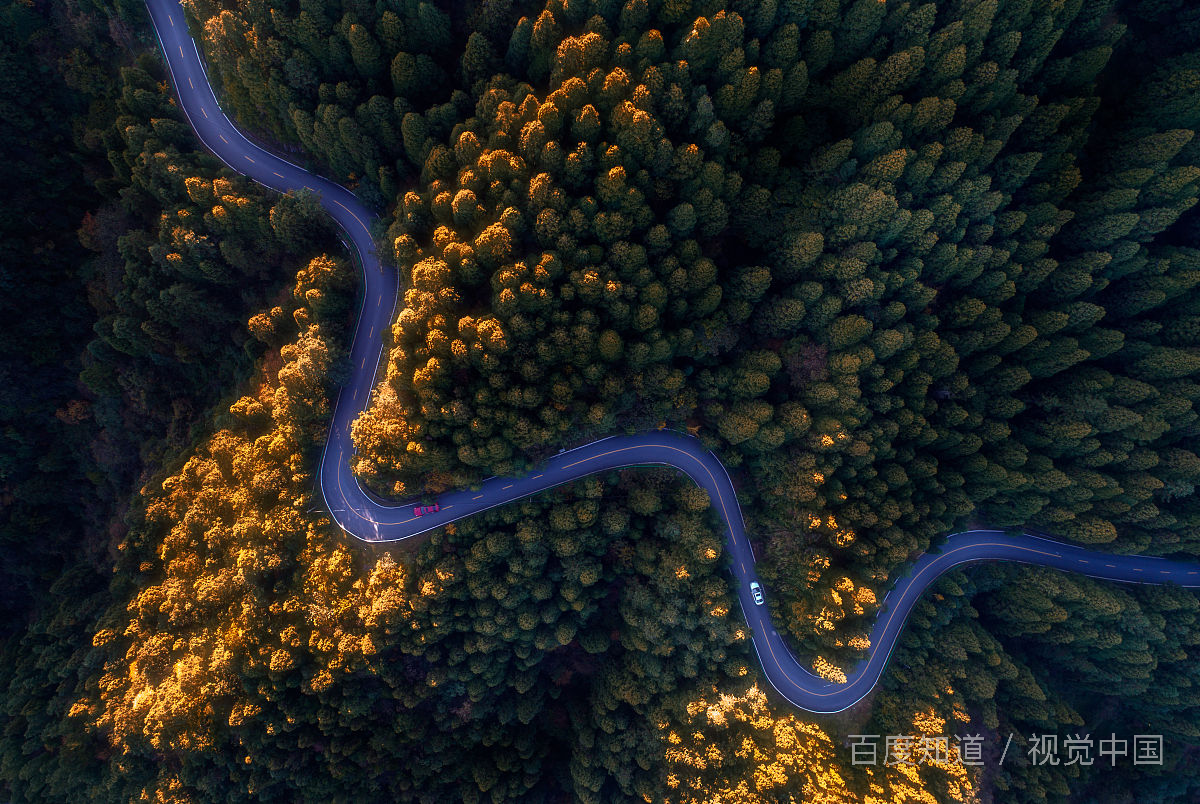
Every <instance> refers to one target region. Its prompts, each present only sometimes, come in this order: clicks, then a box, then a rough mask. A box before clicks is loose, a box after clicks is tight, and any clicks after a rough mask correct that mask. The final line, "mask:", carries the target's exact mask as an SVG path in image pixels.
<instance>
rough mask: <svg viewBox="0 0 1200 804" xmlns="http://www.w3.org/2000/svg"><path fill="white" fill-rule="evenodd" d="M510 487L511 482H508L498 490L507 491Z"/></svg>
mask: <svg viewBox="0 0 1200 804" xmlns="http://www.w3.org/2000/svg"><path fill="white" fill-rule="evenodd" d="M511 488H512V483H509V484H508V485H507V486H505V487H504V488H502V489H500V490H501V491H508V490H509V489H511Z"/></svg>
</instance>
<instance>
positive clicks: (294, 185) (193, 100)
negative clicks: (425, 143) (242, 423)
mask: <svg viewBox="0 0 1200 804" xmlns="http://www.w3.org/2000/svg"><path fill="white" fill-rule="evenodd" d="M147 6H148V7H149V9H150V16H151V19H152V20H153V23H154V27H155V29H156V31H157V33H158V38H159V42H160V44H161V45H162V50H163V53H164V55H165V56H166V60H167V65H168V67H169V69H170V72H171V77H172V80H173V81H174V84H175V88H176V91H177V93H178V97H179V101H180V103H181V105H182V108H183V110H184V112H185V113H186V115H187V117H188V119H189V120H190V122H191V124H192V128H193V129H195V131H196V134H197V135H198V136H199V138H200V140H201V142H202V143H203V144H204V145H205V147H207V148H208V149H209V150H210V151H212V152H213V153H214V154H216V155H217V157H219V158H220V159H221V160H222V161H223V162H224V163H225V164H226V165H228V166H229V167H230V168H232V169H233V170H235V171H237V172H238V173H243V174H245V175H246V176H248V177H250V178H251V179H253V180H254V181H256V182H258V183H259V184H261V185H264V186H266V187H269V188H271V189H273V190H278V191H279V192H288V191H289V190H302V189H308V190H311V191H313V192H314V193H315V194H316V195H317V196H318V198H319V200H320V203H321V206H322V207H323V208H324V209H325V210H326V211H327V212H328V213H329V214H330V215H332V216H333V218H334V219H335V220H336V221H337V223H338V225H339V226H340V227H341V228H342V230H343V231H344V232H345V234H346V236H347V237H348V238H349V242H348V243H347V245H348V246H350V247H351V250H352V251H353V252H355V254H356V256H357V258H358V261H359V263H360V265H361V267H362V271H363V279H364V282H365V292H364V294H363V298H364V302H363V306H362V310H361V312H360V315H359V317H358V323H357V325H356V328H355V332H354V340H353V345H352V347H351V353H350V354H351V360H352V362H353V376H352V378H351V380H350V382H349V384H348V385H346V386H345V387H344V388H342V390H341V392H340V394H339V395H338V398H337V402H336V404H335V407H334V414H333V422H332V424H331V425H330V431H329V439H328V441H327V443H326V446H325V451H324V454H323V455H322V458H321V466H320V470H319V482H320V487H321V492H322V494H323V495H324V498H325V502H326V504H327V505H328V506H329V510H330V512H331V514H332V515H333V518H334V520H335V521H336V522H337V524H338V525H339V526H340V527H341V528H342V529H343V530H344V531H346V532H347V533H349V534H350V535H352V536H354V537H356V538H358V539H361V540H363V541H367V542H387V541H396V540H399V539H406V538H408V537H410V536H414V535H416V534H418V533H424V532H426V531H429V530H433V529H435V528H439V527H442V526H443V525H446V524H447V523H449V522H453V521H455V520H458V519H462V518H464V517H468V516H472V515H474V514H477V513H479V512H480V511H484V510H487V509H489V508H495V507H496V506H499V505H505V504H506V503H509V502H512V501H514V500H518V499H520V498H522V497H528V496H529V495H532V494H537V493H539V492H542V491H545V490H547V489H549V488H552V487H554V486H558V485H560V484H562V483H568V482H570V481H573V480H577V479H579V478H581V477H584V476H586V475H590V474H593V473H596V472H604V471H608V470H611V469H617V468H621V467H627V466H643V465H649V464H657V465H663V466H670V467H674V468H675V469H678V470H680V471H682V472H683V473H685V474H686V475H687V476H688V477H690V478H691V479H692V481H694V482H695V483H696V484H697V485H698V486H700V487H701V488H703V489H704V490H705V491H706V492H708V496H709V500H710V501H711V503H712V504H713V505H714V506H715V508H716V510H717V512H718V513H719V514H720V516H721V519H722V521H723V522H724V523H725V543H726V547H727V549H728V551H729V554H730V556H731V558H732V561H731V566H730V569H731V571H732V572H733V575H734V578H735V579H736V581H737V595H738V599H739V601H740V603H741V606H742V611H743V613H744V614H745V617H746V623H747V625H748V626H749V628H750V631H751V638H752V640H753V643H754V649H755V650H756V651H757V653H758V657H759V660H760V661H761V662H762V668H763V672H764V673H765V674H766V676H767V678H768V679H769V680H770V682H771V684H772V685H773V686H774V687H775V689H776V690H777V691H778V692H779V693H780V694H781V695H782V696H783V697H784V698H786V699H787V700H788V701H790V702H791V703H792V704H794V705H795V706H796V707H798V708H800V709H804V710H807V711H809V712H814V713H832V712H839V711H841V710H843V709H846V708H848V707H850V706H853V705H854V704H855V703H857V702H858V701H860V700H861V699H862V698H863V697H864V696H865V695H867V693H869V692H870V691H871V689H872V688H873V687H874V686H875V684H876V683H877V682H878V681H879V678H880V676H881V675H882V673H883V671H884V668H885V667H886V666H887V663H888V659H889V658H890V656H891V653H892V650H893V648H894V647H895V645H896V640H897V639H898V638H899V635H900V633H901V630H902V629H903V627H904V621H905V619H906V618H907V617H908V615H909V612H911V611H912V609H913V607H914V606H915V605H916V603H917V600H918V599H919V598H920V596H921V594H922V592H924V591H925V589H926V588H928V587H929V585H930V584H931V583H933V581H934V580H935V579H936V578H937V577H938V576H939V575H941V574H942V573H944V572H946V571H947V570H949V569H950V568H952V567H957V566H961V565H963V564H968V563H974V562H982V561H1017V562H1022V563H1026V564H1035V565H1038V566H1043V567H1051V568H1054V569H1059V570H1066V571H1070V572H1078V573H1083V574H1085V575H1089V576H1091V577H1093V578H1102V579H1106V580H1112V581H1124V582H1128V583H1159V584H1161V583H1175V584H1179V585H1180V586H1186V587H1200V566H1198V565H1193V564H1185V563H1180V562H1176V561H1169V560H1165V559H1160V558H1152V557H1144V556H1127V555H1111V554H1108V553H1102V552H1097V551H1092V550H1086V549H1084V548H1081V547H1076V546H1074V545H1068V544H1063V543H1061V542H1056V541H1050V540H1048V539H1044V538H1041V537H1038V536H1033V535H1029V534H1025V535H1006V534H1004V533H1002V532H999V531H991V530H971V531H964V532H962V533H956V534H954V535H952V536H950V537H949V539H948V540H947V542H946V543H945V544H944V545H943V546H942V547H941V549H940V550H937V551H935V552H930V553H926V554H924V555H922V556H921V557H920V558H919V559H917V560H916V562H915V563H914V564H913V565H912V566H911V567H910V568H909V569H908V571H907V573H906V574H905V575H903V576H902V577H901V578H899V579H898V581H897V582H896V584H895V585H894V586H893V588H892V589H891V591H890V592H889V593H888V594H887V596H886V597H885V598H884V599H883V601H882V605H881V609H880V614H879V616H878V618H877V620H876V622H875V625H874V627H873V628H872V630H871V633H870V641H871V649H870V653H869V656H868V658H867V659H866V661H862V662H859V664H858V666H856V667H855V668H854V669H853V670H852V671H851V672H849V673H848V674H847V679H846V681H845V682H841V683H833V682H830V681H827V680H825V679H824V678H821V677H819V676H816V675H814V674H813V673H812V672H811V671H810V670H809V669H808V668H807V667H806V666H805V665H804V664H803V663H801V662H800V661H799V660H797V659H796V657H795V656H793V655H792V653H791V652H790V651H789V650H788V648H787V646H786V644H785V643H784V640H783V638H782V637H781V636H780V635H779V633H778V632H777V631H776V630H775V628H774V627H773V626H772V625H771V621H770V617H769V615H768V609H767V607H766V606H757V605H755V604H754V601H753V598H752V597H751V595H750V583H751V582H752V581H755V580H757V578H756V576H755V572H754V554H753V551H752V549H751V547H750V542H749V539H748V538H747V536H746V530H745V524H744V522H743V520H742V512H741V508H740V507H739V506H738V501H737V495H736V494H735V492H734V488H733V484H732V482H730V479H729V475H728V474H727V473H726V471H725V467H724V466H723V465H722V464H721V462H720V461H719V460H718V459H717V457H716V456H715V455H713V453H711V452H709V451H708V450H707V449H705V448H704V447H703V446H702V445H701V444H700V442H699V441H698V440H696V439H694V438H690V437H688V436H684V435H681V434H678V433H674V432H670V431H655V432H646V433H639V434H637V435H628V436H625V435H622V436H613V437H611V438H605V439H601V440H599V441H595V442H592V443H590V444H587V445H585V446H582V447H579V448H578V449H574V450H571V451H568V452H562V453H560V454H558V455H557V456H555V457H554V458H552V459H551V460H549V461H547V462H546V463H545V464H544V465H542V466H541V467H540V468H538V469H536V470H534V471H533V472H530V473H529V474H526V475H524V476H522V477H511V478H491V479H489V480H486V481H484V482H483V484H482V486H481V488H480V489H479V490H477V491H457V492H453V493H449V494H443V495H441V496H440V497H439V498H438V500H437V502H438V504H439V505H440V506H441V510H440V511H439V512H437V513H431V514H426V515H425V516H421V517H414V516H413V508H412V503H409V504H408V505H387V504H383V503H380V502H379V501H377V500H376V499H374V498H373V497H371V496H369V495H368V494H367V493H366V492H365V491H364V490H363V489H362V487H361V486H359V484H358V482H357V480H356V479H355V477H354V476H353V474H352V473H351V471H350V457H351V455H352V454H353V449H354V447H353V444H352V443H351V438H350V426H351V423H352V422H353V421H354V419H355V418H356V417H357V416H358V414H359V413H360V412H361V411H362V410H363V409H364V408H365V407H366V405H367V403H368V401H369V400H370V396H371V389H372V388H373V387H374V386H375V378H376V371H377V369H378V367H379V365H380V363H381V359H382V356H383V348H384V347H383V344H384V340H383V334H384V332H385V331H386V330H387V328H388V327H389V326H390V325H391V322H392V320H393V317H394V313H395V309H396V304H397V300H398V298H399V285H398V279H397V275H396V272H395V271H393V270H390V269H384V268H383V267H382V266H381V265H380V263H379V260H378V258H377V256H376V255H375V244H374V241H373V238H372V237H371V230H370V227H371V224H372V223H373V222H374V220H375V217H374V216H373V215H372V214H371V213H370V212H368V211H367V210H366V209H365V208H364V207H363V205H362V204H361V203H360V202H359V201H358V199H357V198H355V196H354V195H353V194H352V193H351V192H350V191H348V190H346V189H345V188H344V187H341V186H339V185H337V184H335V183H333V182H331V181H329V180H327V179H323V178H319V177H316V176H313V175H312V174H310V173H308V172H307V171H305V170H304V169H302V168H300V167H297V166H296V165H293V164H291V163H290V162H287V161H285V160H283V159H280V158H279V157H277V156H274V155H273V154H270V153H268V152H266V151H265V150H263V149H262V148H260V147H259V146H257V145H255V144H254V143H253V142H251V141H250V140H248V139H247V138H246V137H245V136H244V135H243V134H242V133H241V132H240V131H238V129H237V128H236V127H235V126H234V125H233V123H231V122H230V121H229V119H228V118H227V117H226V116H225V114H224V113H223V112H222V111H221V109H220V107H219V105H218V104H217V99H216V97H215V96H214V94H213V90H212V87H211V86H210V84H209V82H208V78H207V75H206V74H205V70H204V64H203V60H202V59H201V57H200V53H199V51H198V50H197V48H196V45H195V43H194V42H193V40H192V38H191V36H190V35H189V33H188V30H187V25H186V22H185V20H184V14H183V9H182V8H181V7H180V6H179V4H178V3H177V2H176V0H147Z"/></svg>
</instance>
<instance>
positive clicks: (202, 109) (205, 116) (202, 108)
mask: <svg viewBox="0 0 1200 804" xmlns="http://www.w3.org/2000/svg"><path fill="white" fill-rule="evenodd" d="M200 111H202V112H204V119H205V120H207V119H208V109H205V108H204V107H203V106H201V107H200Z"/></svg>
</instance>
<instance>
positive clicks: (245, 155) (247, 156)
mask: <svg viewBox="0 0 1200 804" xmlns="http://www.w3.org/2000/svg"><path fill="white" fill-rule="evenodd" d="M242 156H244V157H246V158H247V159H250V156H249V154H242ZM250 161H251V162H253V161H254V160H253V159H250Z"/></svg>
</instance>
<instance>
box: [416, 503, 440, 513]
mask: <svg viewBox="0 0 1200 804" xmlns="http://www.w3.org/2000/svg"><path fill="white" fill-rule="evenodd" d="M440 510H442V507H441V506H440V505H438V504H437V503H434V504H433V505H418V506H417V507H416V508H414V509H413V516H424V515H425V514H436V513H437V512H438V511H440Z"/></svg>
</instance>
